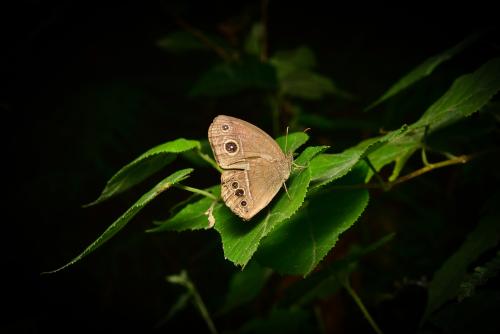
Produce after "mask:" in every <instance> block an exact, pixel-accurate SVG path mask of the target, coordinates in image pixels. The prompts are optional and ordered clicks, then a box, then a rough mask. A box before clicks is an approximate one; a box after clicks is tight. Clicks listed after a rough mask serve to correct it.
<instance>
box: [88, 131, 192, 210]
mask: <svg viewBox="0 0 500 334" xmlns="http://www.w3.org/2000/svg"><path fill="white" fill-rule="evenodd" d="M199 147H200V143H199V142H198V141H197V140H188V139H184V138H179V139H176V140H172V141H169V142H166V143H163V144H160V145H158V146H155V147H153V148H152V149H150V150H148V151H146V152H145V153H144V154H141V155H140V156H139V157H138V158H137V159H135V160H134V161H132V162H131V163H129V164H127V165H126V166H124V167H122V168H121V169H120V170H119V171H118V172H117V173H116V174H115V175H113V176H112V177H111V179H109V181H108V182H107V183H106V187H105V188H104V190H103V191H102V193H101V195H100V196H99V198H97V199H96V200H95V201H93V202H92V203H89V204H87V205H86V206H91V205H95V204H97V203H101V202H103V201H104V200H106V199H108V198H110V197H112V196H115V195H117V194H120V193H122V192H124V191H125V190H127V189H129V188H131V187H133V186H135V185H136V184H138V183H140V182H141V181H143V180H145V179H146V178H147V177H149V176H151V175H152V174H154V173H156V172H157V171H159V170H160V169H162V168H163V167H165V165H167V164H168V163H170V162H172V161H173V160H174V159H175V156H176V154H178V153H182V152H186V151H189V150H192V149H194V148H199Z"/></svg>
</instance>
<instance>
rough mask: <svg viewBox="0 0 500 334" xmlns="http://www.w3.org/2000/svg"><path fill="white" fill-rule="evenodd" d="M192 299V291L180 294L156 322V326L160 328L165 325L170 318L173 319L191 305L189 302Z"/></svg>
mask: <svg viewBox="0 0 500 334" xmlns="http://www.w3.org/2000/svg"><path fill="white" fill-rule="evenodd" d="M191 300H192V293H191V292H190V291H188V292H185V293H183V294H182V295H180V296H179V298H178V299H177V301H176V302H175V303H174V304H173V305H172V306H171V307H170V309H169V310H168V313H167V314H166V315H165V316H164V317H163V318H162V319H161V320H159V321H158V322H157V323H156V325H155V328H160V327H163V326H165V325H166V324H167V322H168V321H169V320H170V319H172V318H173V317H174V316H175V315H176V314H178V313H179V312H181V311H182V310H184V309H185V308H186V307H187V306H188V305H189V302H190V301H191Z"/></svg>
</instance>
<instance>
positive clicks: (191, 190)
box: [174, 184, 217, 201]
mask: <svg viewBox="0 0 500 334" xmlns="http://www.w3.org/2000/svg"><path fill="white" fill-rule="evenodd" d="M174 187H176V188H179V189H182V190H186V191H190V192H192V193H195V194H200V195H203V196H205V197H208V198H211V199H213V200H215V201H216V200H217V197H215V196H214V195H213V194H211V193H209V192H208V191H205V190H201V189H198V188H193V187H189V186H185V185H182V184H175V185H174Z"/></svg>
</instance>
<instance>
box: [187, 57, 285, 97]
mask: <svg viewBox="0 0 500 334" xmlns="http://www.w3.org/2000/svg"><path fill="white" fill-rule="evenodd" d="M277 85H278V84H277V80H276V73H275V70H274V67H272V66H271V65H269V64H266V63H261V62H259V61H257V60H255V59H254V58H245V59H244V60H242V61H238V62H232V63H221V64H217V65H215V66H214V67H212V68H211V69H209V70H208V71H206V72H205V73H203V74H202V75H201V77H200V78H199V80H198V81H197V82H196V83H195V84H194V86H193V87H192V89H191V91H190V95H192V96H212V97H216V96H224V95H229V94H235V93H238V92H241V91H243V90H247V89H259V90H263V91H272V90H275V89H276V88H277Z"/></svg>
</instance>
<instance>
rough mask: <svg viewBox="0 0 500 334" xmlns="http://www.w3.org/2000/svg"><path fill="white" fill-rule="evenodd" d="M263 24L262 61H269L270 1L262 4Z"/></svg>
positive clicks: (266, 0) (263, 0) (263, 1)
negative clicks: (268, 29)
mask: <svg viewBox="0 0 500 334" xmlns="http://www.w3.org/2000/svg"><path fill="white" fill-rule="evenodd" d="M260 10H261V23H262V40H261V47H260V60H261V61H262V62H266V61H267V49H268V47H267V22H268V19H269V0H262V1H261V4H260Z"/></svg>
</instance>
